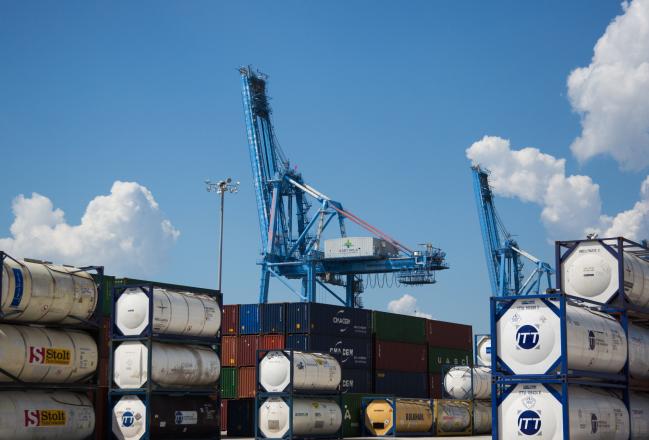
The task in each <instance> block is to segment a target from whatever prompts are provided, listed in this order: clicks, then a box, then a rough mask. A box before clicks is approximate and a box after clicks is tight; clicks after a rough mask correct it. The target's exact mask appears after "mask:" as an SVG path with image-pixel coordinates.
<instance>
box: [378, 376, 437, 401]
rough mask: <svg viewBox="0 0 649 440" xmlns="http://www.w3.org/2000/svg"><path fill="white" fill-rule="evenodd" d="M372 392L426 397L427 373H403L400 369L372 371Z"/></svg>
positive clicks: (397, 395)
mask: <svg viewBox="0 0 649 440" xmlns="http://www.w3.org/2000/svg"><path fill="white" fill-rule="evenodd" d="M374 392H375V393H376V394H391V395H394V396H396V397H421V398H426V399H427V398H428V374H427V373H403V372H400V371H376V372H374Z"/></svg>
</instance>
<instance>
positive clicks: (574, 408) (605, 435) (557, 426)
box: [498, 384, 646, 440]
mask: <svg viewBox="0 0 649 440" xmlns="http://www.w3.org/2000/svg"><path fill="white" fill-rule="evenodd" d="M558 393H559V388H554V389H552V391H550V388H547V387H546V386H545V385H541V384H524V385H517V386H516V387H515V388H514V390H513V391H512V392H511V393H510V394H508V395H507V396H506V397H505V399H504V400H503V401H502V403H501V404H500V406H499V407H498V432H499V438H502V439H514V438H534V439H543V440H563V439H564V438H570V440H591V439H593V438H598V439H607V440H608V439H610V440H627V439H628V438H629V434H630V426H629V412H628V411H627V409H626V406H625V405H624V402H623V401H622V400H621V399H620V398H619V396H617V395H615V394H613V393H611V392H609V391H607V390H605V389H601V388H598V389H595V388H582V387H579V386H577V385H571V386H569V388H568V408H569V416H568V421H567V423H568V426H567V427H565V428H567V431H568V433H569V437H564V435H563V431H564V420H563V412H562V411H563V407H562V404H561V402H560V401H559V400H558V395H559V394H558ZM645 438H646V437H645Z"/></svg>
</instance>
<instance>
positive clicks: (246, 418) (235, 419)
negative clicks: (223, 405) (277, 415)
mask: <svg viewBox="0 0 649 440" xmlns="http://www.w3.org/2000/svg"><path fill="white" fill-rule="evenodd" d="M254 420H255V399H233V400H228V424H227V425H226V426H227V427H228V437H254V436H255V429H254V425H255V422H254Z"/></svg>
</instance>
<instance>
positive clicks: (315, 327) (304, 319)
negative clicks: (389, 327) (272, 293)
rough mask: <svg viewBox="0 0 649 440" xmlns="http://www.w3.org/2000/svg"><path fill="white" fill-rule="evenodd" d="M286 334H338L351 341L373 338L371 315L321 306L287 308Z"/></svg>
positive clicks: (307, 305) (303, 304)
mask: <svg viewBox="0 0 649 440" xmlns="http://www.w3.org/2000/svg"><path fill="white" fill-rule="evenodd" d="M286 315H287V320H286V322H287V325H286V333H311V334H324V335H337V336H345V337H349V338H353V337H357V338H358V337H367V338H369V337H371V336H372V312H371V311H370V310H365V309H353V308H349V307H342V306H334V305H330V304H319V303H290V304H288V305H287V313H286Z"/></svg>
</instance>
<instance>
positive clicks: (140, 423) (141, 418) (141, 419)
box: [112, 395, 147, 440]
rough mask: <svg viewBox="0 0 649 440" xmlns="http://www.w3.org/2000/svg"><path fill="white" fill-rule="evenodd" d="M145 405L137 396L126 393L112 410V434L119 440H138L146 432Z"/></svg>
mask: <svg viewBox="0 0 649 440" xmlns="http://www.w3.org/2000/svg"><path fill="white" fill-rule="evenodd" d="M146 418H147V412H146V406H145V405H144V402H142V401H141V400H140V398H139V397H138V396H131V395H126V396H122V398H121V399H119V400H118V401H117V403H116V404H115V406H114V407H113V411H112V419H113V420H112V430H113V435H115V437H117V438H118V439H119V440H139V439H141V438H142V436H144V434H145V433H146Z"/></svg>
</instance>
